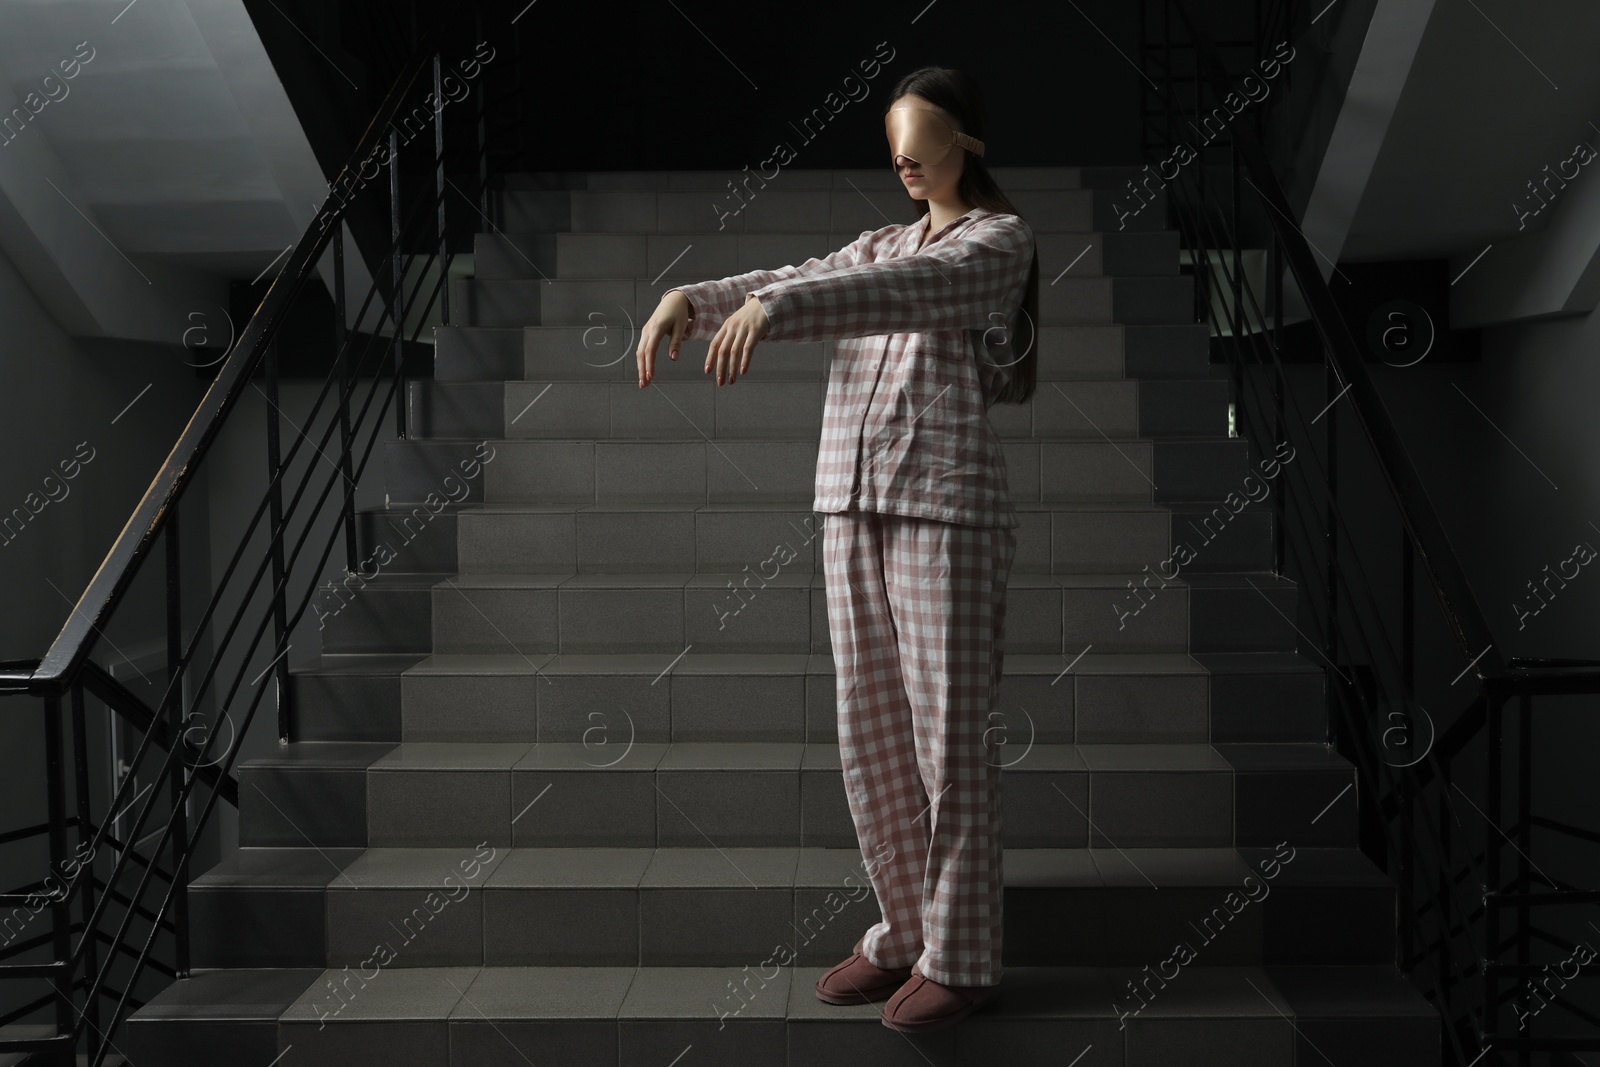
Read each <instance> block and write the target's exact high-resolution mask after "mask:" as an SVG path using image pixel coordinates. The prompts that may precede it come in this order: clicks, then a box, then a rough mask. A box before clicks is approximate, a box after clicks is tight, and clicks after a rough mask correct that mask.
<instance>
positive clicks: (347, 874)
mask: <svg viewBox="0 0 1600 1067" xmlns="http://www.w3.org/2000/svg"><path fill="white" fill-rule="evenodd" d="M1004 851H1005V872H1004V878H1005V884H1006V885H1007V886H1011V887H1013V888H1019V889H1021V888H1101V887H1105V888H1136V889H1141V890H1143V889H1149V888H1170V887H1179V886H1187V887H1210V888H1216V887H1223V888H1232V887H1235V886H1238V885H1239V884H1240V882H1241V880H1242V879H1243V878H1244V877H1245V876H1247V875H1249V874H1251V873H1252V871H1253V870H1254V869H1256V868H1254V867H1252V863H1259V862H1261V861H1263V860H1264V859H1265V858H1266V857H1267V856H1269V855H1271V854H1272V853H1273V850H1272V849H1268V848H1235V847H1216V848H1195V847H1189V848H1184V847H1133V848H1123V849H1117V848H1095V847H1090V848H1006V849H1005V850H1004ZM461 855H462V850H461V849H459V848H434V847H392V846H391V847H372V848H366V849H360V848H340V849H316V848H272V847H251V846H247V847H244V848H241V849H240V850H239V851H238V852H237V853H236V854H235V855H234V856H230V857H228V858H227V859H225V860H223V861H221V862H220V863H218V864H216V865H215V866H214V867H212V868H211V869H210V870H208V871H206V872H205V873H204V874H202V875H200V876H199V877H197V878H195V879H194V880H193V881H191V882H190V888H191V889H197V888H198V889H207V890H211V889H219V890H221V889H239V888H253V889H259V888H275V889H294V888H300V889H317V888H348V889H407V888H426V889H431V888H437V886H438V885H439V878H440V875H439V872H440V870H441V869H444V870H448V869H451V868H453V866H454V864H455V862H456V861H457V860H458V859H459V858H460V857H461ZM1302 861H1304V862H1302ZM861 863H862V859H861V853H860V850H859V849H854V848H816V847H807V846H772V847H749V846H735V847H729V848H650V847H636V848H621V847H520V846H519V847H507V848H500V849H497V850H496V855H495V857H494V858H493V859H492V860H490V861H486V862H485V864H484V866H485V867H486V868H487V869H488V870H489V871H490V873H489V874H488V875H487V877H484V878H483V879H482V880H481V882H479V883H478V884H479V885H480V886H483V887H494V888H562V887H565V888H641V887H650V888H670V887H702V888H746V887H749V886H759V887H763V888H785V887H789V888H824V889H825V888H833V887H836V886H838V885H839V884H840V882H841V880H842V879H843V878H844V877H845V876H847V875H848V874H850V873H851V872H852V871H855V870H857V868H859V867H860V865H861ZM1274 884H1275V885H1298V886H1317V887H1333V886H1337V887H1341V888H1352V887H1356V888H1359V887H1365V888H1379V889H1390V888H1392V886H1391V884H1390V882H1389V880H1388V878H1387V877H1386V876H1385V875H1384V873H1383V872H1382V871H1381V870H1380V869H1379V868H1378V867H1377V866H1376V865H1375V864H1374V863H1373V862H1372V861H1371V860H1370V859H1369V858H1367V857H1366V856H1365V855H1364V854H1362V852H1361V851H1360V850H1359V849H1356V848H1338V847H1324V848H1304V847H1302V848H1297V849H1296V850H1295V852H1294V853H1293V856H1292V858H1291V859H1290V860H1288V861H1287V862H1283V863H1281V865H1280V867H1279V868H1278V873H1277V874H1276V875H1275V876H1274Z"/></svg>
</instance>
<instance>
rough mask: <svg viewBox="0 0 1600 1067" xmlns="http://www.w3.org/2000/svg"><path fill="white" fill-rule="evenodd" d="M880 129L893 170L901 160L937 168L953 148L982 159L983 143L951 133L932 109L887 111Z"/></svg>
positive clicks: (963, 135) (966, 136)
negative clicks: (906, 159)
mask: <svg viewBox="0 0 1600 1067" xmlns="http://www.w3.org/2000/svg"><path fill="white" fill-rule="evenodd" d="M883 128H884V132H885V133H886V134H887V135H888V137H889V162H890V164H891V165H893V166H896V167H898V166H899V164H898V163H895V160H897V159H899V158H900V157H901V156H905V157H906V158H908V159H910V160H911V161H912V162H914V163H916V164H917V165H919V166H924V167H931V166H938V165H939V164H940V163H941V162H943V161H944V158H945V157H946V156H948V155H949V154H950V149H952V148H954V147H955V146H956V145H960V146H961V147H962V148H965V149H966V150H967V151H969V152H971V153H972V154H973V155H975V156H981V155H983V142H982V141H980V140H978V139H977V138H976V137H971V136H968V135H967V134H964V133H961V132H959V131H957V130H955V129H952V128H951V126H950V124H949V123H948V122H946V121H945V120H944V117H943V116H941V115H940V114H939V113H938V112H937V111H935V110H933V109H932V108H927V107H896V108H890V109H889V110H888V111H887V112H885V113H884V116H883Z"/></svg>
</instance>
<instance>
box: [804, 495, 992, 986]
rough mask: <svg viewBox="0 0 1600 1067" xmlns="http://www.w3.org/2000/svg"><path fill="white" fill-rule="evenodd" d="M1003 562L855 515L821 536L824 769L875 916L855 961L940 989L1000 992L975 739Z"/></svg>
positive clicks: (930, 523) (983, 717) (955, 534)
mask: <svg viewBox="0 0 1600 1067" xmlns="http://www.w3.org/2000/svg"><path fill="white" fill-rule="evenodd" d="M1015 554H1016V534H1015V531H1013V530H1011V529H1009V528H1007V527H984V526H965V525H960V524H956V523H948V522H941V521H939V520H936V519H922V518H915V517H910V516H903V515H895V514H888V513H878V512H871V511H844V512H836V513H832V514H829V515H828V516H827V517H826V520H825V524H824V526H823V569H824V573H825V576H826V582H827V598H828V630H829V635H830V637H831V640H832V643H833V658H834V665H835V669H836V670H837V672H838V714H839V757H840V760H841V761H842V763H843V764H844V785H845V795H846V797H847V799H848V801H849V804H850V814H851V817H852V818H853V819H854V821H855V827H856V836H857V838H858V840H859V842H860V845H861V854H862V856H863V857H864V858H865V859H867V860H868V861H869V863H868V864H867V870H868V871H869V872H871V878H872V887H873V890H874V891H875V893H876V895H877V899H878V907H879V908H880V910H881V911H882V915H883V919H882V921H880V922H879V923H877V924H876V925H874V926H873V927H872V928H871V929H870V930H868V931H867V933H866V936H865V938H864V940H863V943H862V951H863V953H864V954H865V956H866V958H867V959H868V961H870V962H871V963H873V964H875V965H877V966H880V967H904V966H908V965H910V964H913V963H915V964H917V971H918V972H919V973H921V974H923V975H925V976H927V977H928V978H931V979H933V980H934V981H936V982H941V983H943V984H945V985H995V984H998V983H999V981H1000V974H1001V966H1000V942H1001V906H1002V902H1001V890H1002V885H1003V869H1002V843H1001V833H1000V831H1001V828H1000V767H999V764H1000V762H1001V757H1000V755H999V746H998V744H997V743H996V744H990V743H989V742H990V741H991V740H995V741H996V742H997V741H998V738H994V737H992V735H990V733H989V731H990V729H991V727H992V726H993V724H992V723H991V722H990V713H991V712H993V711H994V710H995V709H996V706H997V705H996V702H997V699H998V696H999V686H1000V677H1001V661H1002V658H1003V654H1002V652H1001V651H1000V649H999V647H998V646H999V642H1000V640H1001V638H1002V636H1003V635H1004V632H1005V603H1006V580H1007V578H1008V576H1009V574H1010V570H1011V563H1012V559H1013V557H1014V556H1015ZM885 844H887V845H890V846H893V852H889V850H888V849H886V848H885V847H884V845H885ZM885 855H887V856H888V857H889V858H888V861H887V862H882V857H884V856H885Z"/></svg>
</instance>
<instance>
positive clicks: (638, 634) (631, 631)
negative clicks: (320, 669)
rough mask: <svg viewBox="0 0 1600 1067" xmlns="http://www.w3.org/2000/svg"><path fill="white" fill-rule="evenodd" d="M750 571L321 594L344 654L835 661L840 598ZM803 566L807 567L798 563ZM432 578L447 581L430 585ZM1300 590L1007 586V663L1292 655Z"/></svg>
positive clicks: (1286, 584) (1233, 585) (1168, 584)
mask: <svg viewBox="0 0 1600 1067" xmlns="http://www.w3.org/2000/svg"><path fill="white" fill-rule="evenodd" d="M768 559H769V561H771V562H772V564H773V567H772V569H773V572H774V573H772V574H770V575H769V574H767V573H766V568H765V567H764V566H762V565H761V564H760V563H758V564H757V566H756V567H755V568H753V569H752V568H750V567H748V566H747V567H746V569H744V570H742V571H739V572H720V573H719V572H712V571H701V572H694V571H667V572H640V571H634V572H626V573H582V574H579V573H574V572H525V573H502V574H494V573H469V574H458V575H430V574H427V573H423V572H418V573H413V574H395V575H389V574H379V575H377V576H376V577H375V578H374V579H373V580H372V581H370V582H369V581H364V580H362V579H361V576H360V575H359V574H358V575H357V576H355V578H354V579H346V581H345V582H344V583H342V584H340V585H337V586H335V587H334V588H333V589H332V590H331V591H330V590H327V589H324V590H323V592H322V593H321V594H320V595H319V596H317V597H316V598H314V600H313V604H314V605H315V608H314V611H315V613H316V618H317V622H318V625H319V627H320V629H321V631H322V641H323V649H324V651H327V652H334V653H356V652H427V651H433V652H435V653H441V654H449V653H495V652H514V653H518V654H521V655H534V654H540V653H543V654H556V653H569V654H587V655H605V654H616V653H651V652H655V653H667V654H677V653H680V652H682V651H684V649H685V648H687V647H699V648H700V650H701V651H702V652H723V653H737V652H744V653H792V654H809V653H814V652H821V653H826V652H829V651H831V639H830V635H829V632H828V605H827V587H826V580H825V577H824V575H822V574H819V573H817V572H815V571H812V570H805V569H799V570H786V569H783V568H782V567H781V566H780V565H779V564H778V562H777V559H778V557H777V556H776V555H770V556H769V557H768ZM796 562H798V561H796ZM430 580H431V581H430ZM1297 595H1298V594H1297V587H1296V586H1295V584H1294V583H1293V582H1292V581H1290V580H1288V579H1285V578H1281V577H1278V576H1275V575H1271V574H1254V575H1252V574H1249V573H1238V574H1192V575H1183V576H1180V577H1178V578H1175V579H1170V580H1163V579H1160V578H1158V577H1151V578H1150V579H1148V580H1145V579H1141V580H1140V581H1139V582H1138V583H1137V584H1135V583H1134V581H1133V579H1131V578H1130V577H1128V576H1127V575H1124V574H1093V573H1067V574H1044V573H1038V572H1024V573H1019V574H1016V575H1013V576H1011V578H1010V579H1009V581H1008V582H1007V615H1006V633H1005V635H1004V636H1003V637H1002V639H1001V643H1000V647H1001V648H1002V649H1003V650H1004V651H1005V652H1007V653H1013V652H1014V653H1035V654H1047V655H1049V654H1059V655H1076V654H1077V653H1078V652H1081V651H1083V650H1084V649H1086V648H1089V647H1098V648H1099V649H1100V650H1101V651H1102V652H1244V651H1292V650H1293V649H1294V647H1295V638H1296V636H1297V633H1296V630H1295V627H1294V625H1293V622H1292V620H1293V618H1294V612H1295V605H1296V597H1297Z"/></svg>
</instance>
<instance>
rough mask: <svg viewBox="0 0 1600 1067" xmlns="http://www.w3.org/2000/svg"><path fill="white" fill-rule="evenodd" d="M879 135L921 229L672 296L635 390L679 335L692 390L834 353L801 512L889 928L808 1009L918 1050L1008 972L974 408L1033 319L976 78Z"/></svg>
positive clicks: (990, 495) (823, 986) (998, 524)
mask: <svg viewBox="0 0 1600 1067" xmlns="http://www.w3.org/2000/svg"><path fill="white" fill-rule="evenodd" d="M884 128H885V133H886V134H887V136H888V139H889V149H890V156H891V160H892V162H893V164H894V166H895V168H896V170H897V172H898V173H899V176H900V178H901V180H902V182H903V184H904V186H905V188H906V191H907V193H908V194H909V195H910V196H911V197H912V199H913V200H915V201H917V202H918V208H919V211H920V213H921V219H920V221H918V222H916V223H912V224H910V225H903V224H896V225H891V226H885V227H883V228H881V229H878V230H873V231H869V232H866V233H863V234H861V236H859V237H858V238H857V239H856V240H855V241H853V242H852V243H851V244H849V245H847V246H846V247H844V248H842V249H840V250H839V251H837V252H834V253H832V254H831V255H829V256H827V257H826V258H825V259H809V260H807V261H806V262H805V263H803V264H801V265H800V266H798V267H793V266H791V267H784V268H782V269H780V270H773V271H769V270H757V271H752V272H750V273H748V274H742V275H738V276H736V277H732V278H723V279H721V280H720V281H707V282H700V283H697V284H695V285H686V286H682V287H680V288H678V289H674V290H670V291H668V292H667V293H666V294H664V295H663V296H662V298H661V303H660V305H659V306H658V307H657V308H656V310H655V312H654V314H652V315H651V317H650V319H649V321H648V322H646V323H645V326H644V329H643V331H642V336H641V338H640V342H639V348H638V352H637V357H638V363H639V385H640V388H643V387H645V386H646V385H648V384H649V383H650V382H651V380H653V378H654V361H655V352H656V348H657V346H658V344H659V343H660V341H661V340H662V339H668V340H669V342H670V344H669V353H670V356H671V358H672V359H677V358H678V351H679V346H680V343H681V342H682V341H683V340H684V339H685V338H697V339H698V338H706V337H709V338H711V345H710V347H709V349H708V351H707V357H706V364H705V373H708V374H709V373H711V370H712V368H713V366H714V367H715V368H716V375H717V379H716V380H717V383H718V384H719V385H721V384H724V383H726V384H730V385H731V384H733V383H734V382H735V381H737V380H738V378H739V377H740V376H741V375H743V374H746V373H747V372H748V371H749V369H750V363H751V356H752V353H753V352H754V350H755V345H756V342H758V341H761V340H769V341H815V340H822V339H829V340H832V341H834V342H835V343H834V346H833V358H832V364H831V367H830V370H829V374H828V390H827V398H826V401H825V403H824V410H823V418H822V440H821V447H820V450H819V454H818V460H817V476H816V499H815V500H814V501H813V505H812V506H813V509H814V510H815V511H817V512H818V513H820V514H823V515H825V516H826V518H825V520H824V521H825V525H824V528H823V570H824V573H825V576H826V584H827V601H828V627H829V634H830V637H831V640H832V646H833V656H834V662H835V669H836V671H837V676H838V716H839V756H840V760H841V762H842V763H843V766H844V782H845V792H846V796H847V798H848V800H849V804H850V813H851V816H852V818H853V820H854V822H855V828H856V834H857V837H858V839H859V841H860V845H861V852H862V855H863V857H867V858H868V868H867V869H868V871H869V872H871V878H872V885H873V889H874V891H875V893H876V896H877V899H878V905H879V907H880V909H881V911H882V915H883V919H882V921H881V922H879V923H877V924H876V925H874V926H873V927H872V928H871V929H869V930H868V931H867V932H866V934H865V935H863V936H862V938H861V940H860V941H859V942H857V944H856V947H855V951H854V952H853V953H852V955H851V956H850V958H849V959H847V960H845V961H844V962H843V963H841V964H839V965H838V966H836V967H834V968H833V969H832V970H830V971H829V972H827V973H826V974H825V975H823V976H822V978H821V979H820V980H819V981H818V982H817V996H818V997H820V998H821V999H823V1000H825V1001H828V1002H830V1003H834V1004H852V1003H866V1002H871V1001H877V1000H882V999H884V998H886V997H887V998H888V1003H887V1004H886V1005H885V1006H884V1009H883V1021H884V1023H885V1025H887V1026H890V1027H892V1028H894V1029H897V1030H931V1029H937V1028H939V1027H942V1026H948V1025H950V1024H952V1023H954V1022H956V1021H958V1020H959V1019H961V1018H963V1017H965V1016H966V1015H967V1014H968V1013H969V1012H971V1011H972V1009H973V1008H975V1007H976V1006H978V1005H979V1004H981V1003H983V1002H984V1001H986V1000H988V999H990V998H991V997H992V996H994V995H995V989H996V987H997V986H998V984H999V981H1000V975H1001V965H1000V946H1001V887H1002V884H1003V871H1002V851H1001V828H1000V806H999V799H1000V798H999V773H1000V772H999V766H998V765H999V760H998V759H992V758H990V757H989V752H988V749H987V748H986V740H987V738H986V731H987V729H988V728H989V725H990V722H989V720H990V716H991V712H992V711H993V710H994V708H995V701H996V697H997V696H998V690H999V682H1000V676H1001V662H1002V652H1001V649H1000V647H999V644H1000V640H1001V638H1002V635H1003V633H1004V621H1005V602H1006V581H1007V577H1008V575H1009V573H1010V569H1011V562H1012V558H1013V556H1014V554H1015V550H1016V535H1015V533H1014V530H1015V527H1016V526H1017V525H1018V522H1017V519H1016V515H1015V513H1014V511H1013V510H1012V506H1011V498H1010V493H1009V489H1008V486H1007V481H1006V466H1005V457H1004V454H1003V453H1002V451H1001V447H1000V439H999V436H998V435H997V434H996V433H995V431H994V428H993V426H992V425H991V424H990V422H989V419H988V415H987V408H988V407H989V406H990V405H991V404H994V403H996V402H999V401H1002V400H1003V401H1007V402H1012V403H1022V402H1025V401H1026V400H1027V398H1028V396H1029V395H1030V394H1031V393H1032V391H1033V388H1034V379H1035V357H1034V354H1033V345H1032V343H1031V339H1030V341H1029V343H1028V344H1027V345H1026V346H1021V345H1014V344H1011V343H1008V340H1007V339H1008V338H1009V337H1015V335H1016V331H1015V330H1014V328H1013V327H1014V326H1015V325H1016V324H1017V323H1018V322H1019V321H1020V319H1021V318H1022V317H1025V318H1026V319H1027V321H1028V322H1029V323H1030V325H1031V323H1033V322H1036V321H1037V320H1038V315H1037V311H1036V309H1037V306H1038V256H1037V254H1036V253H1035V250H1034V238H1033V232H1032V230H1031V229H1030V228H1029V227H1028V225H1027V224H1026V223H1025V222H1023V221H1022V219H1021V218H1019V217H1018V216H1017V215H1016V213H1015V212H1014V211H1013V210H1012V209H1011V205H1010V202H1009V201H1007V200H1006V198H1005V196H1004V195H1003V194H1002V193H1001V192H1000V190H999V187H998V186H997V185H996V184H995V182H994V179H993V178H992V177H991V176H990V174H989V172H988V171H987V170H986V169H985V168H984V166H983V164H982V163H981V161H980V160H981V156H982V153H983V150H984V146H983V141H982V136H983V110H982V104H981V102H980V99H979V95H978V91H977V87H976V86H975V85H974V84H973V83H972V81H971V80H970V79H969V78H967V77H965V76H964V75H962V74H960V73H959V72H957V71H952V70H947V69H944V68H940V67H925V68H923V69H921V70H918V71H915V72H913V73H911V74H909V75H907V76H906V77H905V78H903V79H902V80H901V81H900V83H899V84H898V85H896V87H895V91H894V93H893V99H892V100H891V102H890V105H889V107H888V109H887V110H886V111H885V114H884ZM1023 312H1025V313H1026V314H1025V315H1023V314H1022V313H1023ZM1018 349H1022V350H1023V354H1022V355H1021V356H1020V357H1019V358H1014V359H1013V358H1007V356H1006V353H1008V352H1011V351H1016V350H1018ZM995 350H998V351H999V352H1000V353H1001V355H1000V356H998V357H997V356H996V355H995ZM883 855H888V856H889V857H890V859H889V860H888V861H887V862H880V857H881V856H883Z"/></svg>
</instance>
